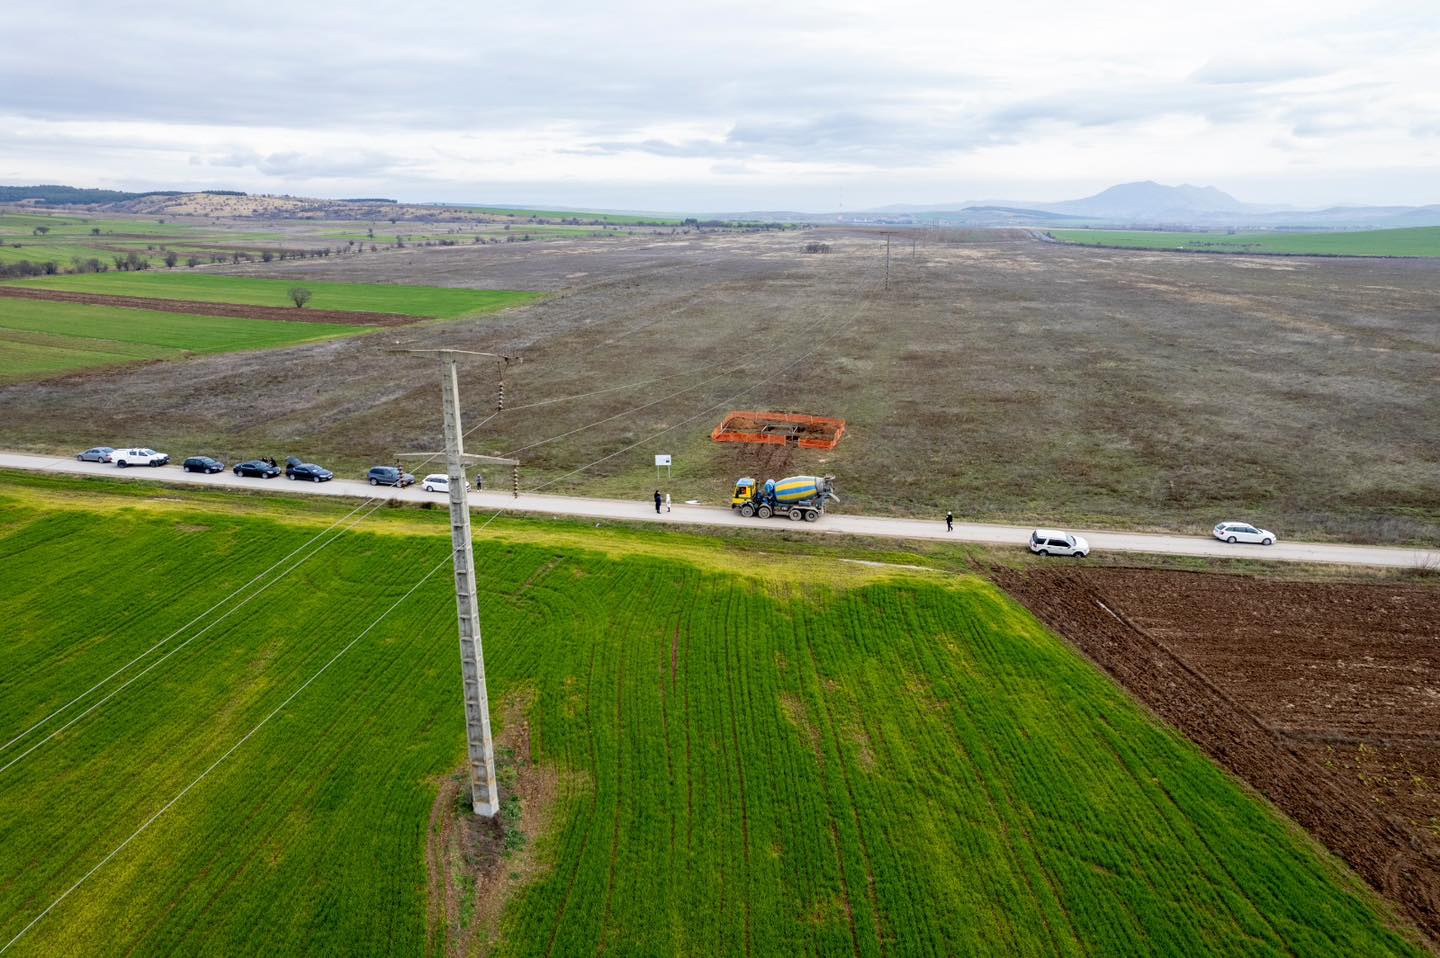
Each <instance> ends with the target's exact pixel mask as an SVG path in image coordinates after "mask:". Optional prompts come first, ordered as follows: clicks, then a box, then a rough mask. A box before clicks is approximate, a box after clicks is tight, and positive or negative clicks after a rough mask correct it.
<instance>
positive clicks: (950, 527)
mask: <svg viewBox="0 0 1440 958" xmlns="http://www.w3.org/2000/svg"><path fill="white" fill-rule="evenodd" d="M945 531H946V532H954V531H955V513H953V512H947V513H945Z"/></svg>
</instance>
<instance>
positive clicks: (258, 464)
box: [234, 459, 280, 479]
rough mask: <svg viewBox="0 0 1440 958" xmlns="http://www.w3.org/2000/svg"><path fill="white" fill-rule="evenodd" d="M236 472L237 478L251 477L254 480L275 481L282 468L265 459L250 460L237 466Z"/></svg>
mask: <svg viewBox="0 0 1440 958" xmlns="http://www.w3.org/2000/svg"><path fill="white" fill-rule="evenodd" d="M234 472H235V475H237V476H250V477H251V478H254V479H274V478H275V477H276V476H278V475H280V467H279V466H272V465H271V464H270V463H268V462H266V461H265V460H264V459H249V460H247V461H245V462H242V463H240V465H238V466H236V467H235V469H234Z"/></svg>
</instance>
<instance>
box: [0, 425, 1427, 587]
mask: <svg viewBox="0 0 1440 958" xmlns="http://www.w3.org/2000/svg"><path fill="white" fill-rule="evenodd" d="M0 468H6V469H24V470H29V471H32V472H53V473H62V474H65V475H77V476H102V477H111V478H121V477H123V478H125V479H135V480H152V481H162V482H172V483H177V484H182V485H191V486H209V487H218V488H223V489H250V490H255V489H260V490H266V489H272V490H274V491H277V492H286V493H306V494H309V495H319V496H337V497H341V498H351V499H367V498H371V497H376V498H383V499H399V500H402V501H405V502H425V501H430V502H437V503H438V502H444V501H446V497H445V495H444V494H442V493H429V492H425V491H423V490H421V489H420V488H419V486H412V487H410V488H408V489H391V488H385V487H372V486H370V485H368V484H367V483H366V482H364V481H363V480H358V479H335V480H332V481H330V482H322V483H311V482H293V481H289V480H287V479H285V478H283V477H281V478H278V479H242V478H240V477H238V476H236V475H234V474H233V473H231V472H230V471H229V470H226V471H225V472H221V473H216V474H214V475H205V474H202V473H188V472H185V471H184V470H182V469H181V468H180V467H179V466H178V465H170V466H162V467H160V468H157V469H151V468H146V467H134V466H132V467H131V468H129V469H125V470H121V469H118V468H116V467H115V466H111V465H106V464H104V463H94V462H77V461H76V460H75V459H73V458H55V457H53V456H32V455H23V454H20V453H0ZM470 507H471V509H473V510H475V511H477V512H490V511H494V510H505V511H511V512H529V513H545V514H549V515H562V516H576V517H583V518H592V519H624V520H627V521H633V522H655V523H660V524H662V525H700V526H741V527H745V528H752V529H785V530H787V531H790V532H804V533H813V534H816V535H836V534H841V535H857V536H871V537H876V538H888V539H935V540H949V541H952V542H981V543H988V544H994V545H1013V546H1016V547H1023V546H1024V545H1025V543H1026V542H1027V541H1028V540H1029V538H1030V532H1031V527H1029V526H999V525H982V524H980V523H972V522H956V523H955V531H954V532H946V531H945V523H944V522H943V521H942V520H941V519H939V518H938V517H937V519H936V520H934V521H925V520H920V519H892V518H887V517H885V516H857V515H844V514H830V515H825V516H822V517H821V518H820V520H819V521H818V522H791V521H789V520H788V519H743V518H741V517H740V516H739V515H737V514H736V513H734V512H732V511H731V510H730V509H728V508H726V507H724V506H703V505H697V506H691V505H685V504H682V503H675V504H674V508H673V511H672V512H670V513H667V514H665V515H656V513H655V505H654V502H653V501H652V500H649V499H644V500H640V501H636V502H632V501H628V500H620V499H590V498H585V497H581V496H550V495H540V494H533V493H521V494H520V497H519V498H518V499H516V498H513V497H512V496H511V495H510V493H508V492H488V491H480V492H475V491H472V492H471V493H470ZM1216 518H1217V521H1218V520H1219V519H1221V518H1224V519H1238V520H1243V519H1244V517H1243V516H1223V517H1220V516H1217V517H1216ZM1068 531H1072V532H1078V533H1079V534H1080V535H1083V536H1084V537H1085V538H1087V539H1089V540H1090V546H1091V548H1092V549H1093V550H1095V551H1100V550H1104V551H1106V552H1144V553H1153V554H1157V555H1179V556H1218V557H1222V558H1240V557H1244V558H1249V559H1263V560H1270V561H1275V562H1326V563H1335V564H1340V565H1361V566H1388V567H1400V568H1415V567H1418V566H1420V565H1422V564H1424V563H1435V562H1440V547H1436V548H1434V549H1429V550H1426V549H1397V548H1392V547H1389V546H1366V545H1343V544H1340V543H1332V542H1324V543H1321V542H1287V541H1285V540H1283V539H1282V540H1281V541H1279V542H1277V543H1275V544H1274V545H1272V546H1261V545H1242V544H1237V545H1229V544H1227V543H1223V542H1219V541H1217V540H1215V539H1213V538H1210V537H1209V536H1186V535H1155V534H1149V533H1137V532H1104V531H1100V530H1090V529H1073V530H1068ZM1057 561H1059V560H1057Z"/></svg>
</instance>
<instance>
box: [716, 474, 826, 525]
mask: <svg viewBox="0 0 1440 958" xmlns="http://www.w3.org/2000/svg"><path fill="white" fill-rule="evenodd" d="M827 499H833V500H834V501H836V502H839V501H840V497H839V496H837V495H835V477H834V476H791V477H790V478H788V479H781V480H780V481H779V482H776V481H775V480H774V479H766V480H765V481H764V482H763V483H759V482H756V481H755V480H754V479H751V478H749V477H748V476H747V477H745V478H743V479H736V480H735V492H734V493H733V494H732V495H731V496H730V508H731V509H737V510H739V512H740V514H741V515H742V516H744V517H745V518H747V519H748V518H750V517H751V516H759V517H760V518H761V519H768V518H770V517H771V516H789V517H790V520H791V521H792V522H799V521H801V520H802V519H803V520H804V521H806V522H814V521H815V520H816V519H818V518H820V514H821V513H822V512H824V511H825V501H826V500H827Z"/></svg>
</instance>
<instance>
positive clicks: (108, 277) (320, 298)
mask: <svg viewBox="0 0 1440 958" xmlns="http://www.w3.org/2000/svg"><path fill="white" fill-rule="evenodd" d="M12 282H15V283H23V284H25V285H29V286H45V287H49V288H51V289H64V290H70V291H72V292H77V293H99V294H108V295H112V296H149V297H154V298H157V299H182V300H196V301H199V302H208V303H240V304H244V305H248V306H285V307H291V308H293V306H294V304H293V303H291V301H290V296H289V291H290V290H291V289H292V288H293V287H295V286H304V287H305V288H306V289H308V290H310V291H311V293H312V294H313V296H312V298H311V300H310V302H309V303H308V304H307V308H308V309H335V310H342V311H346V312H375V313H398V314H401V315H404V316H426V317H434V318H437V319H456V318H459V317H461V316H471V315H476V314H480V313H490V312H495V311H497V310H501V309H505V308H507V307H509V306H518V305H521V304H523V303H528V302H530V301H532V300H534V299H537V298H538V297H539V296H540V295H541V294H539V293H530V292H519V291H514V290H475V289H447V288H443V287H439V286H386V285H375V284H364V283H332V282H319V281H312V280H303V281H302V280H289V279H252V278H250V277H235V276H215V275H212V274H209V273H194V272H188V271H186V272H181V271H172V270H166V271H164V272H155V271H150V272H128V273H117V272H110V273H86V274H83V275H69V276H45V277H36V278H34V279H26V280H13V281H12Z"/></svg>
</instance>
